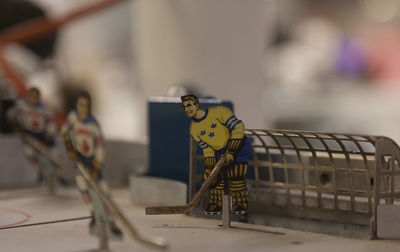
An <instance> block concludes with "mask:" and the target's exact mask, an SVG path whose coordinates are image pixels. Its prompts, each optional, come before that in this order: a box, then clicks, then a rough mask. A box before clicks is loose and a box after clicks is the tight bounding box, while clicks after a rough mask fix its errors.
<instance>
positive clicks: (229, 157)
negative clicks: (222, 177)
mask: <svg viewBox="0 0 400 252" xmlns="http://www.w3.org/2000/svg"><path fill="white" fill-rule="evenodd" d="M221 158H225V163H224V166H226V165H229V164H230V163H232V162H233V160H235V156H233V154H232V153H231V152H228V151H227V152H225V153H224V154H222V155H221Z"/></svg>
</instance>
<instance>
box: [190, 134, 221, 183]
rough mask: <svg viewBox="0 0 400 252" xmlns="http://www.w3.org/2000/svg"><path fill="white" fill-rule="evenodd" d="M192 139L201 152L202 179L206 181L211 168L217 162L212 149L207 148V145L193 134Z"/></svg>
mask: <svg viewBox="0 0 400 252" xmlns="http://www.w3.org/2000/svg"><path fill="white" fill-rule="evenodd" d="M192 137H193V139H194V140H195V141H196V142H197V144H198V145H199V147H200V148H201V149H202V151H203V158H204V172H203V178H204V179H205V180H206V179H207V178H208V177H209V176H210V174H211V171H212V170H213V168H214V167H215V164H216V163H217V160H216V158H215V151H214V149H213V148H211V147H210V146H208V144H207V143H205V142H204V141H202V140H201V139H200V138H199V137H198V136H196V135H195V134H193V135H192Z"/></svg>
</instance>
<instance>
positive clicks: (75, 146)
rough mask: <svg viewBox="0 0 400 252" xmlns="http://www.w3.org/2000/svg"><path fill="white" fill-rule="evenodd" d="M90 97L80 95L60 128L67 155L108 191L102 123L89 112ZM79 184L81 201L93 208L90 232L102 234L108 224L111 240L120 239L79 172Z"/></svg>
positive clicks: (96, 196)
mask: <svg viewBox="0 0 400 252" xmlns="http://www.w3.org/2000/svg"><path fill="white" fill-rule="evenodd" d="M90 109H91V98H90V95H89V94H88V93H86V92H84V93H81V94H80V95H79V96H78V99H77V102H76V109H75V110H73V111H71V112H70V113H69V114H68V116H67V121H66V122H65V124H64V125H63V127H62V129H61V134H62V137H63V140H64V143H65V147H66V149H67V154H68V157H69V158H70V159H72V160H73V161H74V162H81V163H82V164H83V165H84V166H85V168H86V169H88V172H89V174H90V176H91V178H92V179H93V180H94V181H95V182H97V183H98V184H99V186H100V187H101V188H102V189H103V190H104V191H105V192H108V186H107V184H106V183H105V181H104V179H103V173H102V170H101V167H102V164H103V162H104V155H105V154H104V153H105V151H104V140H103V137H102V134H101V130H100V127H99V124H98V123H97V121H96V120H95V119H94V117H93V116H92V115H91V113H90ZM75 180H76V184H77V186H78V188H79V191H80V192H81V194H82V198H83V200H84V201H85V203H86V204H88V205H89V207H90V208H91V212H92V215H93V219H92V221H91V222H90V224H89V228H90V233H91V234H93V235H100V231H99V223H100V222H101V221H104V222H105V225H106V234H107V236H108V237H109V238H117V239H118V238H121V237H122V232H121V230H120V229H119V228H118V227H117V226H116V224H115V222H114V221H113V220H112V216H111V212H110V211H109V210H108V209H107V207H106V206H105V204H104V203H103V201H102V200H101V199H100V197H99V196H98V195H97V193H96V192H95V191H94V190H93V189H92V188H90V187H88V185H87V183H86V181H85V179H84V178H83V176H82V174H80V172H78V171H77V174H76V175H75Z"/></svg>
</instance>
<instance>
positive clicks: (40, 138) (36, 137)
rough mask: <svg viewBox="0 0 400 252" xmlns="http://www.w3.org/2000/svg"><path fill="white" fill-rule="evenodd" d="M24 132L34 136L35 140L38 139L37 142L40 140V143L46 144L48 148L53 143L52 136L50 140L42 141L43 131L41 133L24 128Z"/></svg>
mask: <svg viewBox="0 0 400 252" xmlns="http://www.w3.org/2000/svg"><path fill="white" fill-rule="evenodd" d="M26 133H28V134H29V135H31V136H32V137H33V138H35V139H36V140H38V141H39V142H41V143H42V144H44V145H46V146H47V147H49V148H51V147H53V146H54V145H55V142H54V138H53V139H51V141H50V142H45V141H44V137H45V133H43V132H40V133H37V132H33V131H30V130H26Z"/></svg>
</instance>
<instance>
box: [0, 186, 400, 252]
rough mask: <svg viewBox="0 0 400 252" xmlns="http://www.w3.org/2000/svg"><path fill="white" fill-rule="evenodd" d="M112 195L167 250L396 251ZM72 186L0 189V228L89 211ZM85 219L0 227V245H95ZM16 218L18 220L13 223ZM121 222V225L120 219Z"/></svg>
mask: <svg viewBox="0 0 400 252" xmlns="http://www.w3.org/2000/svg"><path fill="white" fill-rule="evenodd" d="M113 195H114V200H115V201H116V203H117V204H118V205H119V206H120V207H121V209H122V211H123V212H124V214H125V215H126V216H127V217H128V219H129V220H130V221H131V223H133V224H134V226H135V227H136V228H137V229H138V230H139V231H140V232H141V233H142V234H143V235H155V236H162V237H164V238H166V239H167V240H168V243H169V250H168V251H201V252H204V251H207V252H209V251H219V252H221V251H282V252H283V251H285V252H290V251H293V252H301V251H304V252H312V251H323V252H328V251H343V252H344V251H353V252H356V251H360V252H361V251H363V252H365V251H367V252H368V251H385V252H388V251H399V250H400V241H388V240H386V241H377V240H375V241H370V240H362V239H349V238H343V237H336V236H329V235H322V234H315V233H307V232H301V231H295V230H288V229H283V228H276V227H267V226H257V225H253V224H244V223H236V222H233V223H232V226H233V227H234V228H232V229H230V230H226V229H223V228H221V227H219V226H218V225H219V224H220V221H218V220H210V219H203V218H194V217H190V216H185V215H160V216H146V215H145V214H144V208H143V207H140V206H134V205H132V204H130V203H129V195H128V192H127V191H124V190H114V191H113ZM88 213H89V211H88V209H87V207H86V206H85V205H84V204H83V202H82V201H81V198H80V195H79V193H78V192H77V191H76V190H75V189H73V190H72V189H68V190H65V189H64V190H60V191H59V192H58V193H57V195H56V196H50V195H48V194H47V193H46V191H45V190H44V189H38V188H34V189H23V190H14V191H0V228H1V227H5V226H10V225H26V224H32V223H37V222H45V221H54V220H61V219H69V218H77V217H84V216H88V215H89V214H88ZM88 222H89V220H88V219H85V220H78V221H71V222H62V223H57V224H47V225H38V226H28V227H17V228H10V229H1V230H0V247H1V248H0V251H13V252H19V251H41V252H47V251H48V252H57V251H72V252H78V251H97V248H98V239H97V238H96V237H93V236H90V235H89V233H88ZM18 223H19V224H18ZM120 226H121V225H120ZM109 247H110V251H118V252H120V251H121V252H123V251H157V250H154V249H152V248H148V247H144V246H143V245H141V244H139V243H137V242H135V241H133V240H132V239H131V238H130V237H129V236H128V235H126V234H125V238H124V240H123V241H112V242H110V243H109Z"/></svg>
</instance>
